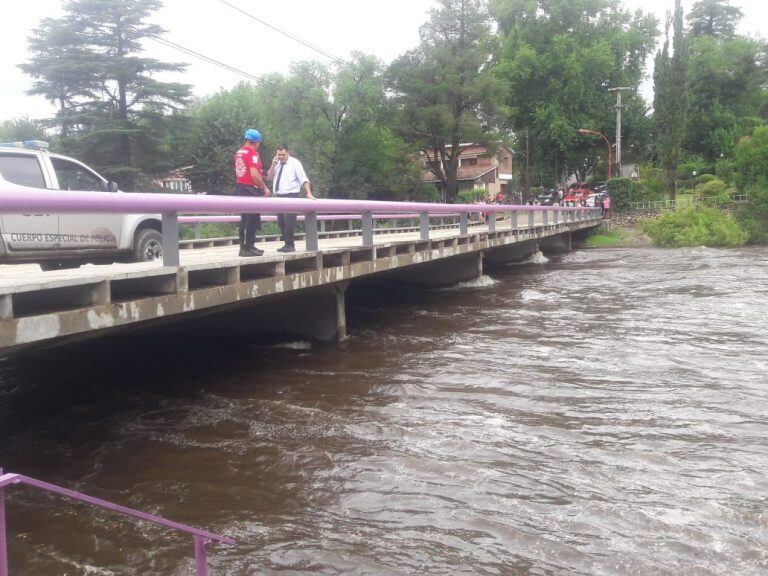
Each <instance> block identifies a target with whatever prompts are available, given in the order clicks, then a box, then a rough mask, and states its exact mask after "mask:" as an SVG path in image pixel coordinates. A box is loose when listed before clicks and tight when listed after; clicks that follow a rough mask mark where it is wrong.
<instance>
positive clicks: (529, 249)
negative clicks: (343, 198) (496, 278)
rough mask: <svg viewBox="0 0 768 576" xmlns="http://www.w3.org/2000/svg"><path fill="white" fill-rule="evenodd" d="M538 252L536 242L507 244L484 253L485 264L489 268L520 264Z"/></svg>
mask: <svg viewBox="0 0 768 576" xmlns="http://www.w3.org/2000/svg"><path fill="white" fill-rule="evenodd" d="M538 251H539V243H538V242H534V241H531V242H520V243H518V244H507V245H506V246H499V247H497V248H491V249H489V250H486V251H485V262H486V263H487V264H489V265H491V266H503V265H504V264H509V263H510V262H521V261H523V260H525V259H526V258H529V257H530V256H533V255H534V254H536V252H538Z"/></svg>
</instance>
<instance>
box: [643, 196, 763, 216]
mask: <svg viewBox="0 0 768 576" xmlns="http://www.w3.org/2000/svg"><path fill="white" fill-rule="evenodd" d="M697 204H702V205H704V206H731V205H733V204H749V194H734V195H733V196H729V197H728V201H726V202H723V198H721V197H720V196H703V197H701V198H677V199H675V200H670V199H668V198H667V199H664V200H654V201H649V202H633V203H632V206H633V209H634V210H648V211H652V212H661V211H663V210H672V209H673V208H675V209H676V208H687V207H689V206H696V205H697Z"/></svg>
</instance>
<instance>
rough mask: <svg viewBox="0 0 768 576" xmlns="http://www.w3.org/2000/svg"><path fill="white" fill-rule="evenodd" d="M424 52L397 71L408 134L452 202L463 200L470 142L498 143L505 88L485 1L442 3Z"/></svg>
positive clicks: (394, 81) (401, 118)
mask: <svg viewBox="0 0 768 576" xmlns="http://www.w3.org/2000/svg"><path fill="white" fill-rule="evenodd" d="M436 4H437V6H436V7H435V8H433V9H432V10H431V11H430V19H429V20H428V21H427V22H426V23H425V24H424V25H423V26H422V28H421V31H420V32H421V42H420V43H419V46H418V47H417V48H415V49H413V50H411V51H409V52H407V53H406V54H404V55H402V56H400V57H399V58H397V59H396V60H395V61H394V62H393V63H392V65H391V66H390V68H389V72H388V85H389V88H390V89H391V90H392V92H393V94H394V102H395V105H396V107H397V112H398V115H397V127H398V132H399V133H400V135H401V136H402V137H403V138H405V139H406V140H407V141H408V142H409V143H411V144H412V145H413V146H414V147H415V148H416V149H418V150H421V151H422V153H424V155H425V159H426V161H427V167H428V169H429V170H431V171H432V173H433V174H434V175H435V177H436V178H437V179H438V180H439V182H440V184H441V187H442V190H443V192H444V194H445V196H446V199H447V201H449V202H454V201H455V200H456V198H457V194H458V168H459V155H460V154H461V151H462V146H461V144H462V143H465V142H472V143H486V144H487V143H491V142H492V141H494V140H496V139H497V137H496V136H493V127H494V126H495V125H496V124H497V122H496V119H497V117H498V116H499V114H500V113H501V112H502V111H503V106H502V104H503V101H504V96H505V86H504V83H503V82H501V81H500V80H498V79H497V78H496V77H494V76H492V75H491V74H490V73H489V71H488V70H487V62H488V57H489V53H490V49H491V26H490V21H489V17H488V13H487V9H486V8H485V3H484V2H483V1H482V0H438V1H437V2H436Z"/></svg>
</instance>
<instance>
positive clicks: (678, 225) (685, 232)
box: [640, 207, 749, 248]
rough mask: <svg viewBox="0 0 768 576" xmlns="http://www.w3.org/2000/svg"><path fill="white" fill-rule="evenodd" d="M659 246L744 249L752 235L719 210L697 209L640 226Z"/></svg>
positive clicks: (689, 209) (668, 214) (670, 213)
mask: <svg viewBox="0 0 768 576" xmlns="http://www.w3.org/2000/svg"><path fill="white" fill-rule="evenodd" d="M640 228H641V230H642V231H643V232H644V233H645V234H647V235H648V236H649V237H650V238H651V240H652V241H653V243H654V244H655V245H656V246H662V247H665V248H677V247H681V246H743V245H744V244H746V243H747V241H748V240H749V234H748V233H747V232H746V231H745V230H743V229H742V228H741V227H739V225H738V224H737V223H736V221H735V220H734V219H733V217H731V216H730V215H728V214H725V213H723V212H721V211H720V210H717V209H716V208H707V207H695V208H687V209H685V210H679V211H676V212H669V213H667V214H664V215H663V216H661V217H659V218H656V219H655V220H645V221H644V222H642V223H641V224H640Z"/></svg>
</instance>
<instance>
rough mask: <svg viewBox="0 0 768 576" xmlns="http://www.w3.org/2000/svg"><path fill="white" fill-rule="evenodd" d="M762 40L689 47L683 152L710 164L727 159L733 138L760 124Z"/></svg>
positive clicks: (766, 76) (764, 74)
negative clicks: (688, 100) (687, 119)
mask: <svg viewBox="0 0 768 576" xmlns="http://www.w3.org/2000/svg"><path fill="white" fill-rule="evenodd" d="M765 58H766V43H765V41H764V40H762V39H755V38H743V37H736V38H730V39H727V40H723V39H717V38H714V37H710V36H704V37H700V38H697V39H695V40H694V41H693V43H692V44H691V59H690V65H689V68H688V80H687V85H688V89H689V92H690V95H691V109H690V118H691V121H690V122H689V123H688V125H687V127H686V134H685V148H686V150H687V151H688V152H689V153H691V154H695V155H700V156H701V157H702V158H703V159H704V160H705V161H706V162H707V163H710V164H713V163H714V162H716V161H717V160H718V159H719V158H720V155H721V154H723V155H724V156H729V157H730V156H732V155H733V152H734V148H735V146H736V143H737V142H738V140H739V138H740V137H741V136H743V135H744V134H747V133H749V132H750V131H751V130H752V129H753V128H754V127H755V125H756V124H758V123H760V120H758V119H757V116H758V115H759V114H760V113H761V108H762V107H763V105H764V103H765V89H764V87H765V85H766V83H767V82H768V68H766V67H765V65H764V61H765Z"/></svg>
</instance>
